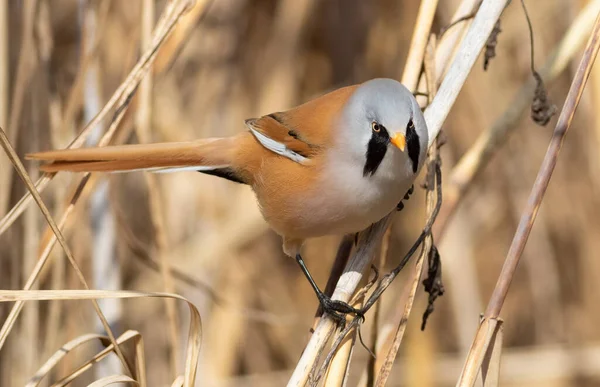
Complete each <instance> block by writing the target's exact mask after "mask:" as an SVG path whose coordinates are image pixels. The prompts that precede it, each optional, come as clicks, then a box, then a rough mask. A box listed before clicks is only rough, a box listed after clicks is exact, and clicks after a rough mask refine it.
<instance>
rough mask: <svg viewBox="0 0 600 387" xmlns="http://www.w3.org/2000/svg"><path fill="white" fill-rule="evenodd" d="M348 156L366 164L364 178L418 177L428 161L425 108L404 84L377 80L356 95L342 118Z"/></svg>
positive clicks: (359, 90)
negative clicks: (421, 106)
mask: <svg viewBox="0 0 600 387" xmlns="http://www.w3.org/2000/svg"><path fill="white" fill-rule="evenodd" d="M340 124H341V127H340V130H341V131H343V132H344V135H342V136H340V137H342V138H343V139H342V140H341V141H343V147H344V148H345V149H346V154H347V155H349V156H350V157H352V158H354V159H355V160H356V161H357V162H362V163H363V165H364V166H363V175H364V176H365V177H370V176H373V175H375V174H378V175H381V174H387V175H389V177H391V178H395V177H397V176H398V173H404V172H405V174H408V175H411V174H416V173H417V172H418V171H419V170H420V168H421V166H422V165H423V162H424V160H425V154H426V151H427V150H426V148H427V143H428V133H427V127H426V125H425V119H424V118H423V114H422V113H421V109H420V107H419V105H418V103H417V101H416V99H415V98H414V96H413V95H412V93H411V92H410V91H409V90H408V89H407V88H406V87H404V86H403V85H402V84H401V83H400V82H398V81H395V80H393V79H384V78H380V79H373V80H370V81H367V82H365V83H363V84H361V85H360V86H359V87H358V88H357V89H356V91H355V92H354V93H353V94H352V96H351V97H350V99H349V100H348V102H347V103H346V105H345V106H344V110H343V112H342V115H341V122H340Z"/></svg>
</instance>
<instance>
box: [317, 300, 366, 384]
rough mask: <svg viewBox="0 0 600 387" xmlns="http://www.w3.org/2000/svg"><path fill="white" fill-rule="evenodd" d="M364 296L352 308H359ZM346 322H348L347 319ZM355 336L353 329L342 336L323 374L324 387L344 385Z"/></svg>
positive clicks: (355, 332)
mask: <svg viewBox="0 0 600 387" xmlns="http://www.w3.org/2000/svg"><path fill="white" fill-rule="evenodd" d="M364 296H365V295H364V294H363V295H361V297H360V299H359V300H358V302H355V303H353V304H352V306H353V307H355V308H361V307H362V306H363V303H364ZM348 322H350V320H349V319H348ZM357 334H358V331H357V330H356V328H355V329H352V330H351V331H350V332H348V333H346V335H345V336H344V338H343V340H342V343H341V344H340V346H339V348H338V349H337V350H336V352H335V354H334V356H333V359H332V360H331V365H330V367H329V369H328V370H327V373H326V374H325V382H324V383H323V385H324V386H325V387H337V386H340V387H341V386H345V385H346V382H347V380H348V372H349V371H350V363H351V360H352V353H353V352H354V345H355V344H356V336H357Z"/></svg>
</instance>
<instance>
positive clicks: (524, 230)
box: [457, 14, 600, 387]
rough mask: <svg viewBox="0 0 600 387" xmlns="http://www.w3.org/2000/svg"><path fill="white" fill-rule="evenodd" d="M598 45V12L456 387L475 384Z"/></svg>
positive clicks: (599, 16)
mask: <svg viewBox="0 0 600 387" xmlns="http://www.w3.org/2000/svg"><path fill="white" fill-rule="evenodd" d="M599 48H600V14H598V16H597V17H596V21H595V24H594V28H593V30H592V34H591V36H590V38H589V40H588V43H587V46H586V49H585V51H584V53H583V57H582V59H581V62H580V64H579V67H578V69H577V72H576V74H575V77H574V79H573V81H572V83H571V88H570V89H569V94H568V95H567V99H566V101H565V104H564V106H563V109H562V111H561V113H560V116H559V118H558V122H557V123H556V127H555V129H554V134H553V136H552V139H551V140H550V144H549V146H548V150H547V151H546V155H545V157H544V160H543V161H542V165H541V166H540V169H539V172H538V175H537V178H536V180H535V183H534V184H533V188H532V189H531V192H530V195H529V199H528V202H527V205H526V206H525V209H524V210H523V213H522V216H521V219H520V221H519V225H518V226H517V230H516V232H515V235H514V238H513V241H512V243H511V246H510V249H509V251H508V253H507V256H506V260H505V261H504V265H503V267H502V271H501V273H500V275H499V277H498V282H497V283H496V287H495V288H494V292H493V293H492V296H491V297H490V301H489V303H488V306H487V309H486V311H485V314H484V317H483V320H482V323H481V325H480V327H479V329H478V331H477V333H476V335H475V338H474V340H473V344H472V346H471V350H470V351H469V355H468V356H467V359H466V361H465V364H464V367H463V371H462V373H461V377H460V379H459V380H458V383H457V386H461V387H463V386H465V387H466V386H472V385H474V383H475V380H476V377H477V375H478V374H479V370H480V368H481V365H482V363H483V360H484V356H485V354H486V352H487V349H488V347H489V345H490V342H491V340H492V337H493V335H492V334H490V332H494V331H495V325H497V322H498V316H499V314H500V311H501V310H502V306H503V305H504V301H505V299H506V295H507V293H508V290H509V287H510V284H511V282H512V279H513V277H514V274H515V271H516V269H517V265H518V263H519V260H520V258H521V255H522V254H523V250H524V249H525V245H526V244H527V239H528V237H529V234H530V232H531V228H532V227H533V224H534V222H535V219H536V215H537V212H538V210H539V207H540V204H541V202H542V200H543V198H544V194H545V192H546V189H547V188H548V184H549V183H550V178H551V177H552V172H553V171H554V168H555V166H556V163H557V161H558V155H559V152H560V149H561V147H562V144H563V141H564V139H565V136H566V134H567V131H568V129H569V127H570V125H571V122H572V120H573V117H574V115H575V111H576V109H577V106H578V104H579V101H580V99H581V95H582V94H583V90H584V87H585V84H586V82H587V79H588V76H589V74H590V71H591V68H592V66H593V64H594V60H595V59H596V55H597V54H598V49H599Z"/></svg>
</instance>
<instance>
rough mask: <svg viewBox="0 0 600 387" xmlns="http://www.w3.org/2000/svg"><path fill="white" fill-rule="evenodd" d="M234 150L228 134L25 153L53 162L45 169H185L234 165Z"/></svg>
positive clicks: (210, 168)
mask: <svg viewBox="0 0 600 387" xmlns="http://www.w3.org/2000/svg"><path fill="white" fill-rule="evenodd" d="M234 152H235V140H234V138H232V137H229V138H210V139H203V140H196V141H190V142H174V143H159V144H137V145H118V146H107V147H101V148H79V149H64V150H53V151H47V152H39V153H31V154H28V155H26V156H25V157H26V158H27V159H31V160H42V161H48V162H50V163H48V164H43V165H42V166H41V167H40V169H41V170H42V171H45V172H58V171H71V172H119V171H136V170H151V171H164V172H170V171H175V170H182V169H189V170H198V171H211V170H218V169H225V168H228V167H229V166H230V165H231V163H232V158H233V157H234Z"/></svg>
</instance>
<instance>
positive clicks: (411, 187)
mask: <svg viewBox="0 0 600 387" xmlns="http://www.w3.org/2000/svg"><path fill="white" fill-rule="evenodd" d="M414 190H415V186H414V185H411V186H410V188H409V189H408V191H407V192H406V193H405V194H404V198H403V199H402V200H408V199H410V195H412V194H413V192H414ZM402 200H400V202H399V203H398V205H397V206H396V210H398V211H402V210H403V209H404V203H402Z"/></svg>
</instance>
